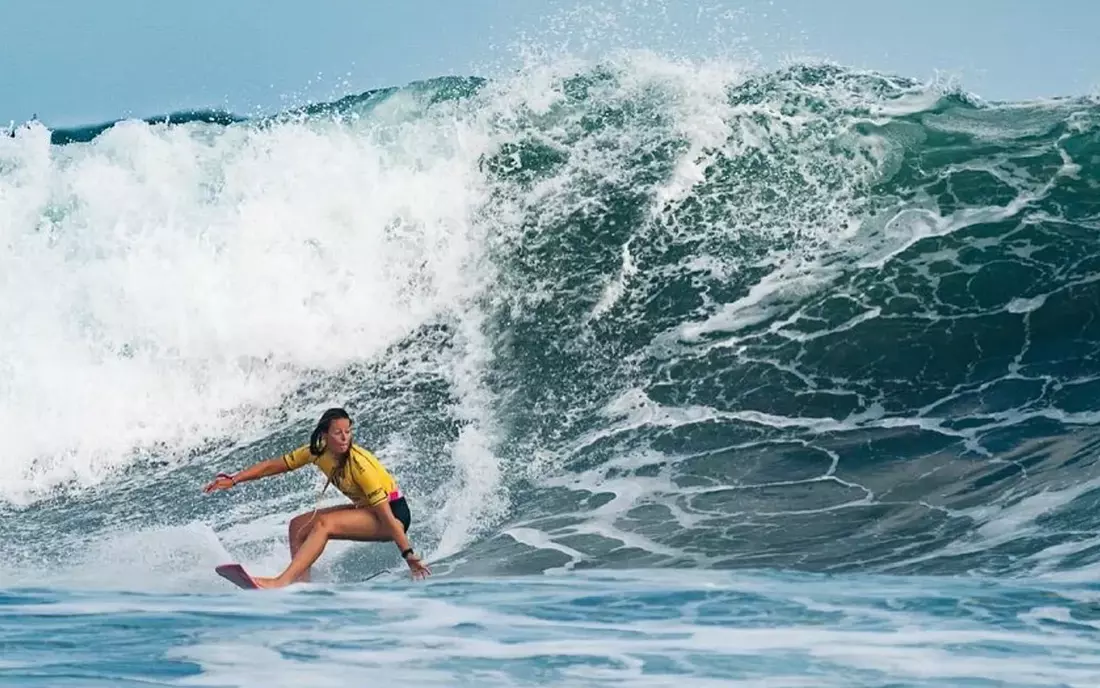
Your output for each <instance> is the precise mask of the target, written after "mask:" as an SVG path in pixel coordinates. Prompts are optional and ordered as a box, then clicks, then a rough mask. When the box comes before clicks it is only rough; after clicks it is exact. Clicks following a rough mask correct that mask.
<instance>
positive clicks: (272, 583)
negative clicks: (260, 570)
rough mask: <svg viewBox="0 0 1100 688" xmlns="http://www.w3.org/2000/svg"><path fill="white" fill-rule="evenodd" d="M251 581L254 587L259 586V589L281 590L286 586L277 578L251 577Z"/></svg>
mask: <svg viewBox="0 0 1100 688" xmlns="http://www.w3.org/2000/svg"><path fill="white" fill-rule="evenodd" d="M252 580H253V581H254V582H255V583H256V585H258V586H260V587H261V588H282V587H285V586H286V585H287V584H286V583H284V582H283V581H281V580H280V579H278V578H265V577H263V576H252Z"/></svg>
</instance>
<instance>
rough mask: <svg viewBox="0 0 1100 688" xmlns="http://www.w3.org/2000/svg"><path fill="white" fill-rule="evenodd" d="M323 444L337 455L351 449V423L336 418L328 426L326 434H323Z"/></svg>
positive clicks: (344, 419) (345, 419)
mask: <svg viewBox="0 0 1100 688" xmlns="http://www.w3.org/2000/svg"><path fill="white" fill-rule="evenodd" d="M325 444H326V445H328V447H329V448H330V449H331V450H332V451H333V452H335V453H337V454H343V453H344V452H346V451H347V450H348V449H350V448H351V421H350V420H348V419H347V418H337V419H336V420H334V421H332V422H331V423H329V424H328V432H327V433H325Z"/></svg>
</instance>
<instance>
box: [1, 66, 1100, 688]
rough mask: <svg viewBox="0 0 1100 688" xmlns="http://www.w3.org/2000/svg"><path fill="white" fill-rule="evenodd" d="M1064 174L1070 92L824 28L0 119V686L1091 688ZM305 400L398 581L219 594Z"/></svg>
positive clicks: (1094, 547)
mask: <svg viewBox="0 0 1100 688" xmlns="http://www.w3.org/2000/svg"><path fill="white" fill-rule="evenodd" d="M1098 198H1100V104H1097V103H1096V102H1095V101H1094V100H1089V99H1065V100H1059V101H1049V102H1039V103H1022V104H991V103H985V102H982V101H980V100H978V99H977V98H974V97H971V96H968V95H967V94H965V93H962V92H958V91H945V90H941V89H933V88H929V87H928V86H927V85H924V84H921V83H917V82H912V81H909V80H906V79H904V78H900V77H891V76H885V75H879V74H874V73H866V72H854V71H849V70H845V69H842V68H838V67H832V66H826V65H799V66H793V67H790V68H788V69H785V70H782V71H777V72H766V73H765V72H750V73H745V72H742V71H740V70H738V69H737V68H735V67H733V66H730V65H727V64H725V63H720V62H716V61H709V62H706V61H705V62H700V63H694V64H688V63H679V62H673V61H670V60H666V59H663V58H658V57H654V56H652V55H640V54H626V55H624V56H622V57H620V58H616V59H610V60H607V61H604V62H600V63H567V62H555V63H553V64H550V65H547V66H542V67H532V68H530V69H527V70H524V71H523V72H522V73H520V74H517V75H515V76H512V77H509V78H506V79H501V80H481V79H457V78H448V79H439V80H433V81H428V82H423V83H417V84H412V85H409V86H406V87H404V88H393V89H385V90H380V91H376V92H371V93H366V94H362V95H360V96H356V97H349V98H345V99H343V100H341V101H338V102H334V103H331V104H327V105H324V106H315V107H312V108H309V109H305V110H299V111H291V112H286V113H283V114H280V115H278V116H274V117H269V118H265V119H241V118H237V117H233V116H229V115H224V114H220V113H184V114H182V115H180V116H177V117H176V118H174V119H173V118H168V119H167V120H166V119H165V118H159V119H150V120H148V121H144V122H143V121H124V122H118V123H114V124H113V125H110V126H90V127H85V128H79V129H73V130H69V131H52V132H51V131H47V130H46V129H45V128H43V127H41V126H39V125H31V126H28V127H24V128H21V129H19V130H18V131H16V132H15V135H14V136H13V137H10V138H2V139H0V217H3V223H2V224H0V240H2V242H0V321H2V322H4V323H5V325H6V328H5V336H4V337H3V338H0V431H2V432H3V435H4V436H5V437H7V438H8V444H7V447H6V449H5V452H4V456H3V458H2V459H0V518H2V521H0V523H2V525H0V556H2V559H0V650H2V652H0V685H20V686H26V685H149V684H150V683H154V684H192V685H218V686H228V685H234V686H237V685H240V686H246V685H248V686H251V685H263V686H277V685H278V686H282V685H286V686H292V685H310V686H329V685H331V686H336V685H360V684H361V683H362V681H363V680H368V679H371V680H373V679H374V678H376V677H379V676H383V677H384V679H383V680H385V681H393V680H397V681H402V682H411V683H412V684H413V685H529V684H540V683H552V684H558V685H577V686H595V685H611V684H623V683H626V684H629V685H639V686H641V685H652V686H657V685H671V684H673V683H675V684H676V685H684V686H688V685H691V686H709V685H715V686H717V685H723V686H726V685H745V686H886V685H889V686H963V685H966V686H1039V685H1056V686H1082V687H1083V686H1095V685H1097V684H1098V682H1100V641H1098V640H1097V631H1098V630H1100V606H1098V604H1097V603H1098V602H1100V588H1098V587H1097V586H1096V585H1095V584H1093V583H1092V579H1093V578H1094V577H1095V576H1096V575H1097V574H1100V536H1098V535H1097V532H1096V531H1097V527H1098V526H1100V515H1098V514H1100V431H1098V427H1100V401H1098V400H1097V399H1098V398H1100V395H1098V392H1100V251H1097V248H1096V247H1097V239H1096V233H1097V230H1098V229H1100V201H1098V200H1097V199H1098ZM331 405H344V406H346V407H347V408H348V409H349V411H351V413H352V415H353V417H354V418H355V422H356V425H355V433H356V440H357V441H358V442H360V443H362V444H364V445H366V446H368V447H370V448H372V449H373V450H374V451H375V452H376V453H377V454H378V455H379V456H380V457H381V458H382V460H383V461H384V462H385V463H386V464H387V466H388V467H390V468H391V470H392V472H394V473H395V475H396V477H397V478H398V480H399V482H400V483H401V485H402V488H403V490H404V491H405V492H406V493H407V494H408V495H409V500H410V503H411V506H412V511H413V526H412V529H411V531H410V535H411V537H412V541H413V543H414V544H415V545H416V546H417V547H418V549H421V550H423V551H424V552H426V553H428V558H429V559H430V561H431V562H432V566H433V570H434V573H435V575H434V576H433V577H432V578H431V579H430V580H429V581H428V582H427V583H416V584H414V583H410V582H408V581H406V580H404V579H403V578H402V577H400V575H399V574H400V572H401V570H402V569H401V566H400V565H399V564H400V560H399V559H398V557H397V553H396V550H395V548H393V547H392V546H390V545H351V544H348V543H335V544H333V545H331V546H330V547H329V549H328V550H327V551H326V553H325V555H324V557H323V558H322V559H321V561H320V562H319V566H318V574H317V576H316V581H315V582H314V583H312V584H310V585H307V586H299V587H297V588H295V589H291V590H287V591H277V592H270V593H263V594H258V593H241V592H238V591H236V590H234V589H232V588H229V587H228V586H227V584H225V583H224V582H223V581H221V580H220V579H218V578H217V577H216V576H214V575H213V573H212V570H211V569H212V567H213V566H214V565H216V564H218V563H223V562H225V561H229V560H236V561H241V562H243V563H244V564H245V565H246V566H247V567H248V568H249V569H250V570H252V571H254V572H257V573H261V574H274V573H277V572H278V571H279V570H281V568H282V567H283V566H284V565H285V564H286V561H287V554H286V549H285V534H286V523H287V521H288V520H289V518H290V517H292V516H293V515H294V514H296V513H300V512H302V511H304V510H308V509H311V508H312V507H313V506H315V505H316V504H318V503H321V504H329V503H339V502H340V498H338V497H337V496H335V495H334V494H333V493H332V492H331V491H330V492H329V493H326V494H325V496H324V497H323V499H321V500H320V502H319V501H318V495H319V493H320V488H321V485H322V483H321V481H320V478H319V476H318V475H317V474H316V473H311V472H310V471H309V470H302V471H297V472H295V473H292V474H289V475H285V476H281V477H279V478H273V479H268V480H264V481H261V482H257V483H249V484H247V485H243V486H239V487H237V488H235V489H234V490H232V491H229V492H225V493H217V494H214V495H202V494H201V492H200V488H201V486H202V484H203V483H204V482H205V481H206V480H209V478H210V477H211V476H212V475H213V474H214V473H216V472H218V471H221V470H236V469H240V468H242V467H244V466H246V465H248V464H249V463H250V462H252V461H256V460H260V459H264V458H268V457H270V456H274V455H277V454H280V453H282V452H284V451H286V450H288V449H291V448H293V447H295V446H299V445H300V444H302V443H304V442H305V441H306V440H307V437H308V433H309V430H310V429H311V427H312V425H313V423H314V422H315V420H316V418H317V416H318V415H319V413H320V412H321V411H322V410H323V409H324V408H326V407H328V406H331ZM380 570H384V571H387V573H386V574H385V575H382V576H381V577H379V578H373V579H371V580H370V581H368V580H367V579H368V578H369V577H371V576H372V575H373V574H374V573H376V572H378V571H380Z"/></svg>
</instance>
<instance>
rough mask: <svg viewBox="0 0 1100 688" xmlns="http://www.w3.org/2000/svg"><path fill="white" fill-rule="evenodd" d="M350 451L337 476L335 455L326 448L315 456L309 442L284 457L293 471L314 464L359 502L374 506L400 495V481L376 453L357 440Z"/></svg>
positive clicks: (354, 500) (340, 488) (351, 498)
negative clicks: (341, 472) (333, 473)
mask: <svg viewBox="0 0 1100 688" xmlns="http://www.w3.org/2000/svg"><path fill="white" fill-rule="evenodd" d="M349 451H350V452H351V456H349V457H348V462H347V465H346V466H345V467H344V471H343V475H340V476H337V477H335V478H333V476H332V471H333V469H335V468H336V456H335V455H334V454H333V453H332V452H330V451H329V450H328V449H327V448H326V449H325V450H324V451H322V452H321V454H320V455H319V456H314V455H313V454H311V453H310V451H309V445H308V444H307V445H304V446H301V447H298V448H297V449H295V450H294V451H292V452H289V453H287V454H283V457H282V458H283V463H285V464H286V467H287V469H288V470H291V471H294V470H297V469H299V468H301V467H302V466H305V465H306V464H310V463H312V464H314V465H315V466H317V468H318V469H320V470H321V472H322V473H324V474H325V475H326V476H327V477H328V478H329V479H330V480H332V484H333V485H335V486H336V487H337V489H339V490H340V491H341V492H343V493H344V494H345V495H347V496H348V499H350V500H351V501H353V502H355V503H356V504H358V505H360V506H374V505H375V504H381V503H382V502H385V501H393V500H395V499H398V498H400V497H401V492H400V491H399V490H398V489H397V481H396V480H394V479H393V476H392V475H390V473H389V471H387V470H386V469H385V468H384V467H383V466H382V464H381V463H380V462H379V461H378V458H377V457H375V455H374V454H371V453H370V452H369V451H367V450H366V449H364V448H362V447H360V446H359V445H357V444H352V445H351V449H350V450H349Z"/></svg>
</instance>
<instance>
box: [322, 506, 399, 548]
mask: <svg viewBox="0 0 1100 688" xmlns="http://www.w3.org/2000/svg"><path fill="white" fill-rule="evenodd" d="M316 523H317V526H316V527H320V528H323V529H324V530H325V531H326V532H327V533H328V536H329V537H330V538H332V539H333V540H359V541H367V542H377V541H386V540H390V539H392V538H391V537H390V533H389V530H388V529H387V528H386V527H385V526H384V525H383V524H382V523H381V522H380V521H379V520H378V517H377V516H375V515H374V512H372V511H369V510H367V509H363V508H361V507H355V506H352V507H350V508H345V509H337V510H333V511H329V512H327V513H325V514H318V515H317V521H316Z"/></svg>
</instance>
